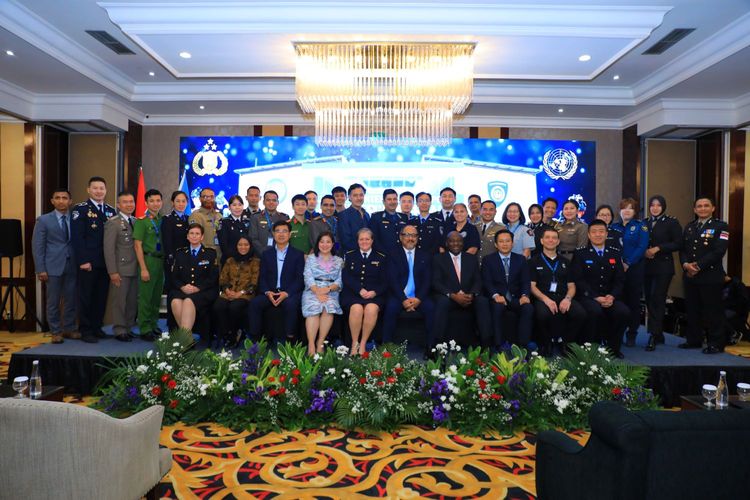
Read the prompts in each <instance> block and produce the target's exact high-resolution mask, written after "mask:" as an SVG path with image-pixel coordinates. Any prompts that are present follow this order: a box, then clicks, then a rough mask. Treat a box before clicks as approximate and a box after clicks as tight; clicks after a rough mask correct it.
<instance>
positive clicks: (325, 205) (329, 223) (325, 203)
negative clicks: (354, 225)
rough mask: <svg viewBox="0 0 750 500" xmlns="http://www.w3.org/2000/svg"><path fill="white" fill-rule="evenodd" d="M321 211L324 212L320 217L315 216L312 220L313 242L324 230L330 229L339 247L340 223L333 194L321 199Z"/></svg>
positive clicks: (336, 246)
mask: <svg viewBox="0 0 750 500" xmlns="http://www.w3.org/2000/svg"><path fill="white" fill-rule="evenodd" d="M320 211H321V212H322V213H321V215H320V216H319V217H315V218H314V219H313V221H312V226H311V230H312V240H313V242H316V241H318V236H320V234H321V233H323V232H324V231H330V232H331V233H332V234H333V239H334V248H336V250H338V249H339V244H338V235H337V230H338V224H339V220H338V217H336V214H335V211H336V201H335V200H334V199H333V196H331V195H330V194H327V195H325V196H323V198H321V199H320Z"/></svg>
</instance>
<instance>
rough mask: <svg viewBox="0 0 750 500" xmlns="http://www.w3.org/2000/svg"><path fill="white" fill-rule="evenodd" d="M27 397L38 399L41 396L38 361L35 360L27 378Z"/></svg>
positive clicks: (40, 376)
mask: <svg viewBox="0 0 750 500" xmlns="http://www.w3.org/2000/svg"><path fill="white" fill-rule="evenodd" d="M29 396H30V397H31V399H39V398H40V397H41V396H42V375H41V374H40V373H39V360H38V359H35V360H34V363H33V365H32V368H31V377H29Z"/></svg>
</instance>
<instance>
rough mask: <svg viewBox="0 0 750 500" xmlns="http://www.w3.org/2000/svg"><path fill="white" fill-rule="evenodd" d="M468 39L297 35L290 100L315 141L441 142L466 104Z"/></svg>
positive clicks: (470, 74)
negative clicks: (310, 121) (304, 38)
mask: <svg viewBox="0 0 750 500" xmlns="http://www.w3.org/2000/svg"><path fill="white" fill-rule="evenodd" d="M475 45H476V44H474V43H432V42H414V43H411V42H346V43H334V42H330V43H329V42H296V43H295V44H294V48H295V51H296V54H297V73H296V91H297V102H299V105H300V107H301V108H302V110H303V111H304V112H305V113H315V142H316V144H318V145H321V146H373V145H374V146H401V145H408V146H417V145H419V146H429V145H436V146H437V145H441V146H444V145H446V144H448V143H449V142H450V140H451V135H452V128H453V115H454V114H457V113H463V112H464V111H465V110H466V108H467V107H468V105H469V104H470V103H471V95H472V89H473V83H474V61H473V53H474V47H475Z"/></svg>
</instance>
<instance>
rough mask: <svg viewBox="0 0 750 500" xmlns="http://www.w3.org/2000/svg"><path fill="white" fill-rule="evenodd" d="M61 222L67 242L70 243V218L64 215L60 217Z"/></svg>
mask: <svg viewBox="0 0 750 500" xmlns="http://www.w3.org/2000/svg"><path fill="white" fill-rule="evenodd" d="M60 221H61V222H62V230H63V234H64V235H65V241H69V240H70V232H68V218H67V217H66V216H65V215H63V216H62V217H60Z"/></svg>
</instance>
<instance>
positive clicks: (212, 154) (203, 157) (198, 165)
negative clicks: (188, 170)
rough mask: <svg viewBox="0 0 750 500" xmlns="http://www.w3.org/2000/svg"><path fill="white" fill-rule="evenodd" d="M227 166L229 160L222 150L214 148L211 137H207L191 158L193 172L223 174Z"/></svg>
mask: <svg viewBox="0 0 750 500" xmlns="http://www.w3.org/2000/svg"><path fill="white" fill-rule="evenodd" d="M228 168H229V160H228V159H227V157H226V156H225V155H224V153H223V152H222V151H217V150H216V144H215V143H214V140H213V139H209V140H208V141H207V142H206V144H204V145H203V151H200V152H199V153H198V154H197V155H195V158H193V172H195V173H196V174H198V175H223V174H224V173H225V172H226V171H227V169H228Z"/></svg>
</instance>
